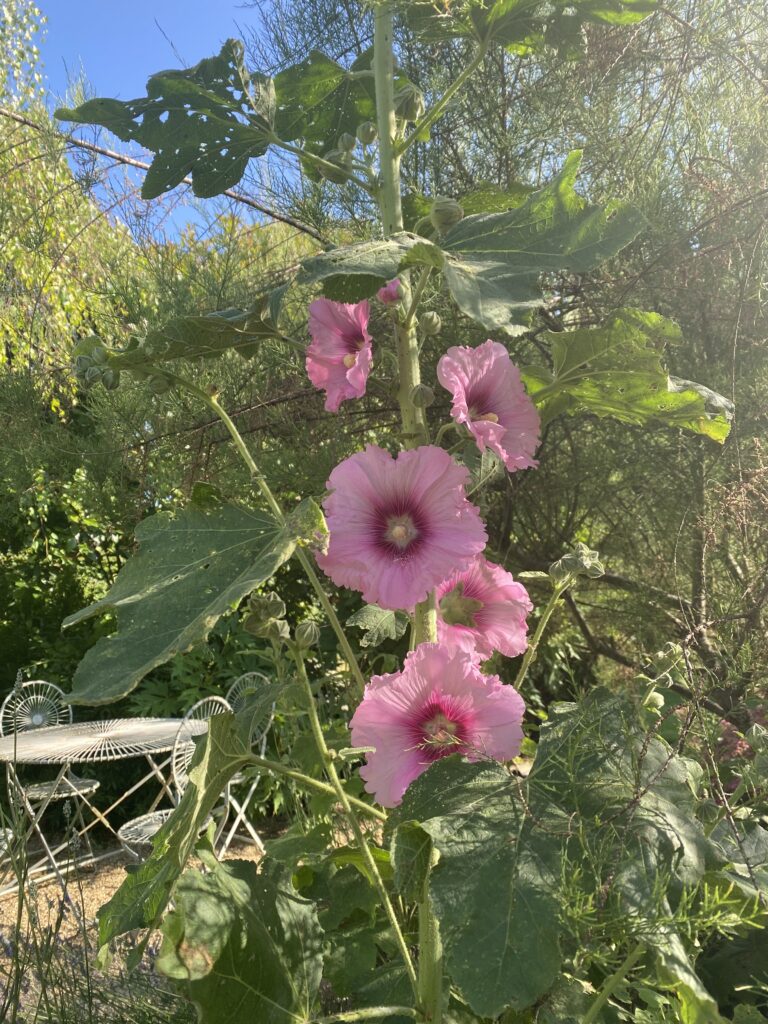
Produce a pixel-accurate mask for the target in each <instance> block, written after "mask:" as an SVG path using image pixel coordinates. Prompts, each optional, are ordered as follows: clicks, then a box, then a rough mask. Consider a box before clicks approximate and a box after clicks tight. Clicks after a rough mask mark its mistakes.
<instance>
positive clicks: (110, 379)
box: [101, 366, 120, 391]
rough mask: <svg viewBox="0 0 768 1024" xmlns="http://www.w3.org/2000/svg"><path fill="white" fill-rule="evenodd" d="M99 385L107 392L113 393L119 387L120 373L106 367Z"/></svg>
mask: <svg viewBox="0 0 768 1024" xmlns="http://www.w3.org/2000/svg"><path fill="white" fill-rule="evenodd" d="M101 383H102V384H103V385H104V387H105V388H106V389H107V391H114V390H115V388H116V387H118V386H119V385H120V371H119V370H113V369H112V367H111V366H108V367H107V368H106V369H105V370H104V372H103V373H102V375H101Z"/></svg>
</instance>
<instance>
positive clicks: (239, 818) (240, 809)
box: [221, 778, 265, 856]
mask: <svg viewBox="0 0 768 1024" xmlns="http://www.w3.org/2000/svg"><path fill="white" fill-rule="evenodd" d="M258 784H259V780H258V778H257V779H255V780H254V781H253V783H252V784H251V788H250V789H249V790H248V792H247V793H246V795H245V798H244V799H243V802H242V804H240V803H238V802H237V800H236V799H235V797H233V796H232V795H231V794H230V795H229V803H230V804H231V805H232V806H233V807H234V809H235V810H236V811H237V814H236V815H235V820H234V821H233V822H232V824H231V825H230V827H229V832H228V833H227V838H226V839H225V841H224V845H223V846H222V848H221V854H222V856H223V855H224V854H225V853H226V851H227V850H228V849H229V846H230V844H231V842H232V840H233V839H234V838H235V834H236V832H237V829H238V826H240V825H243V826H244V828H245V829H246V831H247V832H248V834H249V835H250V836H251V839H252V840H253V843H254V845H255V846H256V848H257V849H258V851H259V853H264V852H265V851H264V843H263V842H262V841H261V837H260V836H259V834H258V832H257V831H256V830H255V829H254V827H253V825H251V823H250V821H248V819H247V817H246V816H245V815H246V811H247V809H248V804H249V803H250V802H251V800H252V799H253V795H254V793H255V792H256V787H257V786H258Z"/></svg>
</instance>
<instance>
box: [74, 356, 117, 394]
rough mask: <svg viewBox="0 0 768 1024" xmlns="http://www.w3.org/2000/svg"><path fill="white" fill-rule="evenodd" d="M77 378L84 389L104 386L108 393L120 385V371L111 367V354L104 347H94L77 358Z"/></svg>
mask: <svg viewBox="0 0 768 1024" xmlns="http://www.w3.org/2000/svg"><path fill="white" fill-rule="evenodd" d="M74 369H75V377H76V378H77V382H78V384H80V385H81V387H84V388H90V387H93V386H94V384H103V385H104V387H105V388H106V389H107V390H108V391H112V390H114V388H116V387H117V386H118V385H119V383H120V371H119V370H116V369H114V368H113V367H111V366H110V365H109V353H108V352H107V350H106V349H105V348H104V346H103V345H94V347H93V348H91V350H90V351H89V352H84V353H82V354H81V355H79V356H76V357H75V367H74Z"/></svg>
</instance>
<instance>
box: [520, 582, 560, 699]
mask: <svg viewBox="0 0 768 1024" xmlns="http://www.w3.org/2000/svg"><path fill="white" fill-rule="evenodd" d="M567 589H568V583H556V584H555V587H554V590H553V591H552V593H551V595H550V598H549V601H547V604H546V607H545V608H544V611H543V612H542V613H541V618H540V619H539V621H538V623H537V625H536V630H535V632H534V634H533V636H532V637H531V642H530V643H529V644H528V647H527V649H526V652H525V654H524V655H523V661H522V664H521V665H520V669H519V671H518V673H517V675H516V676H515V681H514V683H513V686H514V687H515V689H516V690H518V691H519V689H520V686H521V684H522V682H523V680H524V679H525V677H526V675H527V674H528V669H529V668H530V667H531V665H532V664H533V662H534V661H535V660H536V652H537V650H538V647H539V641H540V640H541V638H542V636H543V634H544V630H545V629H546V628H547V623H548V622H549V620H550V617H551V615H552V612H553V611H554V610H555V605H556V604H557V602H558V601H559V600H560V598H561V597H562V596H563V594H564V593H565V591H566V590H567Z"/></svg>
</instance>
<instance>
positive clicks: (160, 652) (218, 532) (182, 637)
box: [64, 503, 322, 704]
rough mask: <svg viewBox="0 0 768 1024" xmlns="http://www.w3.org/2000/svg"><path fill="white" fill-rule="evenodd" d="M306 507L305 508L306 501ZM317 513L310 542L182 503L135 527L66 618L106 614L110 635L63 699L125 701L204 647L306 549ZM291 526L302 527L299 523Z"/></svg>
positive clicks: (261, 516)
mask: <svg viewBox="0 0 768 1024" xmlns="http://www.w3.org/2000/svg"><path fill="white" fill-rule="evenodd" d="M311 504H312V505H314V503H311ZM321 518H322V514H321V513H320V512H319V509H317V508H316V506H315V515H314V516H308V517H305V519H307V520H308V521H310V522H311V523H313V524H314V525H313V526H312V527H311V529H312V536H306V537H305V536H303V535H300V534H299V533H298V532H297V531H296V528H291V527H290V525H289V527H286V528H283V527H281V526H280V524H279V523H278V522H277V521H276V520H275V519H274V518H273V517H272V516H271V515H269V514H268V513H266V512H257V511H254V510H252V509H246V508H243V507H241V506H237V505H224V504H222V505H216V504H214V505H212V506H209V507H206V508H197V507H195V506H194V505H190V506H189V507H188V508H186V509H183V510H182V511H180V512H176V513H170V512H158V513H156V514H155V515H154V516H151V517H150V518H149V519H146V520H144V522H142V523H140V524H139V526H138V527H137V528H136V538H137V540H138V542H139V550H138V553H137V554H136V555H134V556H133V558H131V559H130V560H129V561H128V562H127V563H126V564H125V565H124V566H123V568H122V569H121V570H120V572H119V574H118V576H117V580H116V581H115V583H114V585H113V586H112V587H111V588H110V591H109V593H108V594H107V595H106V597H103V598H102V599H101V600H100V601H96V602H95V603H94V604H92V605H90V606H89V607H87V608H84V609H83V610H82V611H80V612H77V613H76V614H75V615H71V616H70V617H69V618H68V619H66V620H65V622H64V625H65V626H72V625H74V624H75V623H77V622H81V621H82V620H83V619H86V618H90V617H91V616H93V615H100V614H102V613H104V612H113V613H114V614H115V615H116V618H117V631H116V632H115V633H113V634H112V635H110V636H107V637H102V638H101V639H100V640H99V641H98V643H96V644H95V646H94V647H92V648H91V649H90V650H89V651H88V652H87V654H86V655H85V657H84V658H83V660H82V661H81V662H80V665H79V666H78V668H77V671H76V672H75V677H74V680H73V689H72V695H71V700H72V701H73V702H74V703H82V704H106V703H108V702H109V701H113V700H116V699H118V698H119V697H123V696H125V695H126V694H127V693H130V691H131V690H132V689H133V688H134V687H135V686H136V684H137V683H138V682H139V681H140V680H141V679H143V677H144V676H145V675H146V674H147V673H148V672H150V671H151V670H152V669H153V668H155V667H156V666H157V665H162V664H163V663H164V662H166V661H167V660H168V659H169V658H171V657H172V656H173V655H174V654H177V653H181V652H184V651H186V650H189V648H190V647H192V646H193V645H194V644H196V643H199V642H200V641H201V640H204V639H205V638H206V636H207V635H208V633H209V632H210V630H211V629H212V627H213V626H214V625H215V624H216V622H217V621H218V619H219V618H220V617H221V616H222V615H224V614H225V612H227V611H229V610H230V609H231V608H232V607H233V606H234V605H236V604H237V603H238V602H239V601H240V600H241V599H242V598H243V597H245V596H246V595H247V594H250V593H251V591H252V590H254V589H255V588H256V587H257V586H259V584H261V583H263V582H264V581H265V580H267V579H269V577H270V576H272V575H273V574H274V573H275V571H276V570H277V569H278V568H279V567H280V566H281V565H282V564H283V562H285V561H286V559H288V558H290V557H291V554H292V553H293V550H294V548H295V546H296V544H297V543H299V542H305V541H311V542H314V540H315V536H314V534H316V533H317V532H318V522H319V521H320V520H321ZM294 522H295V523H301V524H302V528H303V525H304V524H303V523H302V521H301V518H297V519H295V520H294Z"/></svg>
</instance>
